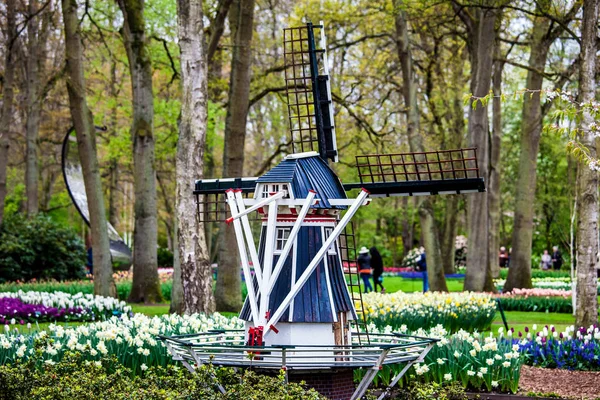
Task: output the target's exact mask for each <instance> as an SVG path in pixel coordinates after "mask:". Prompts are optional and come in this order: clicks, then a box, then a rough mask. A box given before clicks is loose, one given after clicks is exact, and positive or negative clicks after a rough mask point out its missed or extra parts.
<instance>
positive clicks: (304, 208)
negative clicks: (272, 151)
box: [265, 190, 317, 295]
mask: <svg viewBox="0 0 600 400" xmlns="http://www.w3.org/2000/svg"><path fill="white" fill-rule="evenodd" d="M316 194H317V192H315V191H314V190H309V191H308V196H307V197H306V200H305V201H304V205H303V206H302V209H301V210H300V213H299V214H298V217H297V218H296V222H294V225H293V227H292V230H291V231H290V235H289V236H288V238H287V241H286V242H285V246H284V247H283V250H282V251H281V255H280V256H279V260H278V261H277V265H275V268H274V269H273V273H272V274H271V279H270V280H269V284H268V285H267V287H266V290H265V292H266V293H268V294H269V295H270V294H271V292H272V291H273V288H274V287H275V282H276V281H277V278H278V277H279V274H280V273H281V270H282V269H283V266H284V265H285V260H286V259H287V257H288V254H290V250H291V248H292V246H293V245H294V240H295V239H296V235H298V232H299V231H300V226H301V225H302V221H303V220H304V217H306V214H308V211H309V210H310V206H311V204H312V203H313V199H314V198H315V195H316Z"/></svg>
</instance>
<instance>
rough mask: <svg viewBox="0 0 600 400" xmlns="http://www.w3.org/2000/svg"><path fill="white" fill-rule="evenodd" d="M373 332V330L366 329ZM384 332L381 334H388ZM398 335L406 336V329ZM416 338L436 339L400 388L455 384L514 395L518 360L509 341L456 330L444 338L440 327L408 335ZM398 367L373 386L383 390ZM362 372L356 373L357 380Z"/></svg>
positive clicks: (385, 371)
mask: <svg viewBox="0 0 600 400" xmlns="http://www.w3.org/2000/svg"><path fill="white" fill-rule="evenodd" d="M370 329H371V331H376V330H377V328H376V327H375V326H371V327H370ZM390 331H391V329H390V328H387V329H384V330H383V332H386V333H388V332H390ZM400 332H401V333H407V332H408V329H407V328H406V326H403V327H401V329H400ZM411 334H414V335H416V336H426V337H435V338H440V339H441V341H439V342H438V343H437V344H436V345H435V346H434V347H433V348H432V349H431V351H430V352H429V353H428V354H427V356H426V357H425V360H424V362H423V363H421V364H415V365H414V366H413V368H411V369H410V370H409V371H408V372H407V374H406V375H405V376H404V377H403V378H402V380H401V381H400V382H399V385H400V386H404V385H407V384H409V383H410V382H415V381H416V382H423V383H430V382H435V383H439V384H443V383H449V382H452V381H456V382H459V383H460V384H461V385H462V386H463V387H464V388H465V389H468V390H476V391H492V390H494V391H502V392H512V393H516V392H517V390H518V386H519V375H520V370H521V365H522V360H521V358H520V354H519V352H518V350H519V345H516V344H513V343H512V341H511V340H505V339H502V338H500V339H496V338H495V337H493V336H492V335H490V336H488V337H484V336H483V335H482V334H480V333H477V332H475V333H469V332H466V331H464V330H459V331H458V332H456V333H454V334H450V335H449V334H448V331H446V330H445V329H444V328H443V327H442V326H437V327H434V328H432V329H430V330H423V329H419V330H417V331H415V332H412V333H411ZM402 367H403V366H402V365H397V366H392V367H388V366H386V367H384V368H383V369H382V370H381V371H380V372H379V374H378V375H377V377H376V381H375V383H376V384H380V385H384V386H387V385H388V384H389V382H390V380H391V379H392V378H393V377H394V375H395V374H396V373H397V372H398V371H399V370H400V369H401V368H402ZM364 373H365V371H364V370H359V371H356V373H355V378H357V379H359V378H360V377H362V375H363V374H364Z"/></svg>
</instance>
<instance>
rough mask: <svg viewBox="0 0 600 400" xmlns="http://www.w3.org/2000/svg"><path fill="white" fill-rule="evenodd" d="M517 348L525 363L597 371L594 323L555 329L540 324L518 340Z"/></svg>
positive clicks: (599, 359)
mask: <svg viewBox="0 0 600 400" xmlns="http://www.w3.org/2000/svg"><path fill="white" fill-rule="evenodd" d="M516 343H518V345H519V351H520V352H521V353H522V354H523V360H524V362H525V364H527V365H534V366H537V367H542V368H559V369H568V370H579V371H600V329H599V328H598V327H597V326H591V327H589V328H587V329H586V328H580V329H578V330H577V331H575V328H574V327H572V326H571V327H570V328H567V330H566V331H565V332H561V333H558V332H557V331H556V330H555V329H554V327H552V326H551V327H548V326H546V327H544V328H543V329H542V330H541V331H539V332H537V333H535V334H533V335H532V334H531V333H529V332H528V333H527V337H526V338H525V339H522V340H520V341H516Z"/></svg>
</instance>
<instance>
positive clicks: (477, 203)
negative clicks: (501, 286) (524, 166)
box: [453, 0, 500, 291]
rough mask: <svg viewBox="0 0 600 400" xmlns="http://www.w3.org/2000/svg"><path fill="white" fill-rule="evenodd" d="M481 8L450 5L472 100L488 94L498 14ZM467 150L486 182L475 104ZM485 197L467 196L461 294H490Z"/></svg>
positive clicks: (486, 150)
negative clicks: (463, 36) (462, 41)
mask: <svg viewBox="0 0 600 400" xmlns="http://www.w3.org/2000/svg"><path fill="white" fill-rule="evenodd" d="M481 5H482V7H478V6H474V7H469V10H468V11H469V12H467V9H466V8H465V7H463V6H462V5H459V4H457V3H456V2H453V6H454V9H455V10H456V12H457V14H458V16H459V17H460V19H461V20H462V22H463V24H464V25H465V27H466V29H467V47H468V49H469V54H470V59H471V93H472V95H473V96H475V97H476V98H478V97H479V98H480V97H484V96H486V95H487V94H488V92H489V91H490V86H491V80H492V66H493V60H494V45H495V42H496V24H497V22H498V16H499V14H500V11H499V9H498V8H496V4H495V0H484V1H482V4H481ZM468 135H469V146H470V147H476V148H477V163H478V166H479V172H480V176H483V177H484V178H485V179H486V181H487V178H488V176H489V171H490V168H489V164H490V139H489V119H488V108H487V106H485V105H484V104H482V103H481V102H479V101H477V102H476V103H475V104H474V106H473V107H469V124H468ZM488 201H489V199H488V195H487V193H479V194H476V195H471V196H468V198H467V213H468V218H467V219H468V229H467V231H468V237H469V244H468V249H467V254H468V258H467V272H466V276H465V290H474V291H483V290H486V291H492V290H494V283H493V281H492V274H491V270H490V263H489V259H490V256H489V251H490V249H489V243H488V240H489V232H490V226H489V204H488Z"/></svg>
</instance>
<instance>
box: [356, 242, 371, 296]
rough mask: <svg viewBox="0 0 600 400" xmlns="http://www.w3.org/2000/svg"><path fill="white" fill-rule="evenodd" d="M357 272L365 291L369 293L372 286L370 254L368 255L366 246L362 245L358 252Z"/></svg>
mask: <svg viewBox="0 0 600 400" xmlns="http://www.w3.org/2000/svg"><path fill="white" fill-rule="evenodd" d="M358 254H359V255H358V260H357V263H358V273H359V274H360V277H361V278H362V280H363V283H364V285H365V293H369V292H372V291H373V287H372V286H371V273H372V270H371V256H370V255H369V249H367V248H366V247H364V246H363V247H362V248H361V249H360V251H359V252H358Z"/></svg>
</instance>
